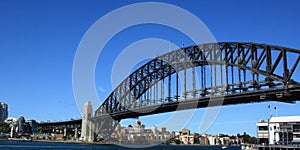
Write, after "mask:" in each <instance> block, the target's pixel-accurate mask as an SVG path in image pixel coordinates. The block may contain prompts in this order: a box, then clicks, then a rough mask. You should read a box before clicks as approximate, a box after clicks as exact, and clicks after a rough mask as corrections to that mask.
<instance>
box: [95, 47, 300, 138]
mask: <svg viewBox="0 0 300 150" xmlns="http://www.w3.org/2000/svg"><path fill="white" fill-rule="evenodd" d="M299 60H300V50H297V49H292V48H286V47H281V46H274V45H267V44H257V43H245V42H244V43H241V42H219V43H209V44H200V45H193V46H189V47H184V48H180V49H178V50H174V51H171V52H168V53H166V54H164V55H162V56H158V57H156V58H154V59H152V60H151V61H149V62H147V63H146V64H144V65H142V66H141V67H139V68H138V69H136V70H135V71H134V72H132V73H131V74H130V75H129V76H128V77H127V78H125V79H124V80H123V82H121V83H120V84H119V85H118V86H117V87H116V88H115V89H114V91H113V92H112V93H111V94H110V95H109V96H108V97H107V98H106V100H105V101H104V102H103V104H102V105H101V106H100V107H99V108H98V109H97V110H96V111H95V117H93V118H92V121H93V122H94V125H95V126H94V128H95V130H94V131H95V133H96V135H97V136H98V137H99V136H100V137H109V135H110V133H112V132H113V131H114V129H115V127H116V125H117V124H118V122H119V121H120V120H121V119H125V118H134V117H139V116H144V115H151V114H157V113H163V112H171V111H176V110H183V109H192V108H202V107H210V106H216V105H231V104H241V103H252V102H263V101H280V102H287V103H292V102H295V101H297V100H299V99H300V77H299V76H298V75H299V74H298V73H299V71H300V67H299V65H298V63H299ZM297 76H298V78H297Z"/></svg>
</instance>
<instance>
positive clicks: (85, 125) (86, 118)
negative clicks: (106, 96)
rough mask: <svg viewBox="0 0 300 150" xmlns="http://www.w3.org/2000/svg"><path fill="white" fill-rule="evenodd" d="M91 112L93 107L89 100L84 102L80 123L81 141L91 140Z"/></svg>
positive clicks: (92, 134) (92, 135) (92, 133)
mask: <svg viewBox="0 0 300 150" xmlns="http://www.w3.org/2000/svg"><path fill="white" fill-rule="evenodd" d="M92 114H93V108H92V104H91V102H90V101H88V102H86V103H84V106H83V113H82V125H81V139H82V140H83V141H88V142H92V141H93V137H94V132H93V123H92V121H91V120H90V118H91V117H92Z"/></svg>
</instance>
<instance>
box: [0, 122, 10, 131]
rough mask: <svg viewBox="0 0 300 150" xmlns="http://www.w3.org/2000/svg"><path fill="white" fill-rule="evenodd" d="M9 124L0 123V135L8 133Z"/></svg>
mask: <svg viewBox="0 0 300 150" xmlns="http://www.w3.org/2000/svg"><path fill="white" fill-rule="evenodd" d="M9 130H10V129H9V124H7V123H5V122H0V133H9Z"/></svg>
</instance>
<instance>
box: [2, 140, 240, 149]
mask: <svg viewBox="0 0 300 150" xmlns="http://www.w3.org/2000/svg"><path fill="white" fill-rule="evenodd" d="M0 149H1V150H14V149H22V150H36V149H39V150H59V149H63V150H73V149H77V150H96V149H101V150H123V149H125V150H126V149H135V150H137V149H136V148H128V147H123V146H119V145H113V144H80V143H63V142H22V141H0ZM142 149H143V150H196V149H197V150H222V146H187V145H156V146H151V147H146V148H142ZM227 150H241V147H240V146H228V147H227Z"/></svg>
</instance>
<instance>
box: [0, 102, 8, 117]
mask: <svg viewBox="0 0 300 150" xmlns="http://www.w3.org/2000/svg"><path fill="white" fill-rule="evenodd" d="M7 117H8V106H7V104H5V103H3V102H0V122H4V120H5V119H6V118H7Z"/></svg>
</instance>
